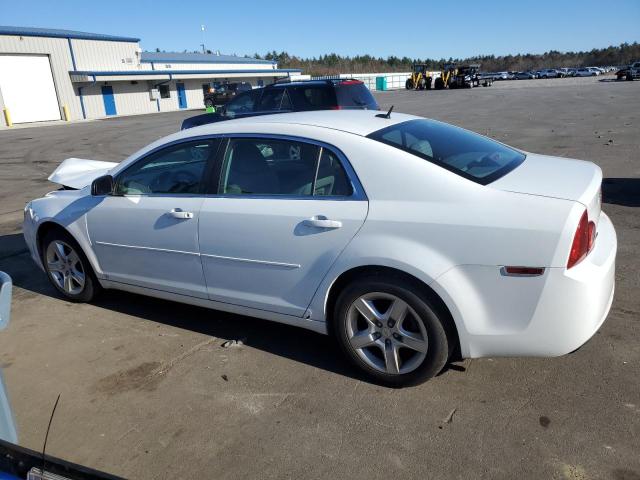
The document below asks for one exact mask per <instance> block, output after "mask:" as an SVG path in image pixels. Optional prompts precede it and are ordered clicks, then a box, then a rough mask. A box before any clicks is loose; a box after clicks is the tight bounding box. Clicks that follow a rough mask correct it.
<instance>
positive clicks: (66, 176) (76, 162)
mask: <svg viewBox="0 0 640 480" xmlns="http://www.w3.org/2000/svg"><path fill="white" fill-rule="evenodd" d="M116 165H118V164H117V163H115V162H101V161H99V160H87V159H84V158H67V159H66V160H64V161H63V162H62V163H61V164H60V165H59V166H58V168H56V169H55V170H54V171H53V173H52V174H51V175H49V181H50V182H53V183H57V184H59V185H62V186H64V187H70V188H77V189H80V188H83V187H86V186H87V185H90V184H91V182H93V181H94V180H95V179H96V178H98V177H100V176H102V175H105V174H107V173H108V172H109V170H111V169H112V168H113V167H115V166H116Z"/></svg>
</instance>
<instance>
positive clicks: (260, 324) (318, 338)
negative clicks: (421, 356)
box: [0, 234, 464, 383]
mask: <svg viewBox="0 0 640 480" xmlns="http://www.w3.org/2000/svg"><path fill="white" fill-rule="evenodd" d="M0 270H1V271H4V272H6V273H8V274H9V275H10V276H11V278H12V280H13V284H14V285H15V286H16V287H19V288H21V289H23V290H26V291H29V292H32V293H34V294H38V295H44V296H47V297H51V298H55V299H60V300H62V297H61V296H60V294H59V293H58V292H57V290H55V288H53V286H52V285H51V284H50V283H49V280H48V279H47V276H46V275H45V273H44V272H42V271H41V270H40V269H39V268H38V267H37V266H36V265H35V264H34V262H33V260H32V259H31V256H30V254H29V251H28V249H27V246H26V244H25V243H24V239H23V237H22V234H10V235H0ZM14 301H16V300H15V299H14ZM92 304H93V305H94V306H96V307H99V308H104V309H106V310H110V311H114V312H119V313H122V314H125V315H130V316H134V317H137V318H139V319H141V320H145V321H151V322H156V323H160V324H163V325H167V326H171V327H175V328H180V329H183V330H189V331H192V332H196V333H200V334H202V335H207V336H210V337H212V338H217V339H219V340H220V344H221V345H222V343H224V342H225V341H227V340H242V342H243V344H244V345H247V346H249V347H251V348H257V349H259V350H262V351H264V352H268V353H270V354H272V355H277V356H280V357H284V358H287V359H290V360H293V361H296V362H300V363H303V364H306V365H310V366H312V367H315V368H320V369H323V370H326V371H329V372H332V373H335V374H338V375H343V376H346V377H350V378H353V379H357V380H361V381H364V382H368V383H374V382H372V381H371V380H370V379H368V378H366V377H364V376H363V375H362V374H360V372H359V371H358V370H357V369H356V368H355V367H352V366H351V365H349V363H348V362H347V360H346V359H345V358H344V357H343V356H342V354H341V352H340V351H339V348H338V346H337V345H336V343H335V342H334V340H333V339H332V338H331V337H329V336H326V335H321V334H318V333H315V332H312V331H310V330H305V329H302V328H297V327H293V326H290V325H285V324H280V323H276V322H271V321H268V320H261V319H257V318H253V317H246V316H242V315H236V314H232V313H226V312H222V311H219V310H211V309H207V308H203V307H197V306H192V305H187V304H182V303H178V302H173V301H169V300H162V299H157V298H152V297H147V296H143V295H137V294H133V293H128V292H121V291H117V290H107V291H105V292H103V293H102V294H101V295H100V296H99V297H98V298H97V299H96V300H95V301H93V302H92ZM448 370H453V371H457V372H461V371H464V368H463V367H460V366H457V365H447V366H446V367H445V368H444V369H443V371H442V372H441V373H440V375H441V374H443V373H444V372H447V371H448Z"/></svg>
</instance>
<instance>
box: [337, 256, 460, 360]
mask: <svg viewBox="0 0 640 480" xmlns="http://www.w3.org/2000/svg"><path fill="white" fill-rule="evenodd" d="M371 277H380V278H384V279H387V280H388V279H389V278H394V277H395V278H398V279H402V280H404V281H406V282H408V283H410V284H411V285H412V286H413V287H414V288H415V290H416V293H418V294H420V295H422V296H423V297H424V298H426V299H427V300H429V302H430V303H431V304H432V305H433V306H434V307H435V308H436V309H437V311H438V314H439V317H440V318H441V319H442V321H443V324H444V327H445V331H446V333H447V336H448V337H449V342H450V344H451V345H452V346H453V352H452V355H451V358H452V359H453V358H459V357H460V338H459V335H458V328H457V326H456V324H455V321H454V319H453V315H452V314H451V311H450V310H449V308H448V307H447V305H446V303H445V302H444V301H443V300H442V298H441V297H440V296H439V295H438V294H437V293H436V292H435V291H434V290H433V289H432V288H431V287H430V286H429V285H427V284H426V283H424V282H423V281H422V280H420V279H419V278H417V277H415V276H413V275H411V274H409V273H406V272H404V271H402V270H399V269H397V268H393V267H387V266H382V265H366V266H360V267H354V268H351V269H349V270H346V271H344V272H342V273H341V274H340V275H339V276H338V277H337V278H336V279H335V281H334V282H333V284H332V285H331V287H330V288H329V292H328V294H327V300H326V304H325V321H326V324H327V331H328V333H329V334H330V335H333V312H334V310H335V306H336V302H337V300H338V297H339V296H340V293H341V292H342V290H343V289H344V288H345V287H346V286H347V285H348V284H349V283H351V282H353V281H355V280H357V279H361V278H371Z"/></svg>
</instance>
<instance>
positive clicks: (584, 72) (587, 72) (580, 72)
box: [574, 67, 599, 77]
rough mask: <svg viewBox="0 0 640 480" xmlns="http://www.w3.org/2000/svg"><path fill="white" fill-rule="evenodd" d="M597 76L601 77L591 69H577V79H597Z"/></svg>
mask: <svg viewBox="0 0 640 480" xmlns="http://www.w3.org/2000/svg"><path fill="white" fill-rule="evenodd" d="M596 75H599V73H596V72H594V71H593V70H591V69H589V68H586V67H583V68H577V69H576V73H575V75H574V76H575V77H595V76H596Z"/></svg>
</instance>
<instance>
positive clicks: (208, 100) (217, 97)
mask: <svg viewBox="0 0 640 480" xmlns="http://www.w3.org/2000/svg"><path fill="white" fill-rule="evenodd" d="M251 88H252V87H251V84H250V83H247V82H240V83H223V84H220V85H216V86H214V87H213V88H212V89H211V91H209V92H208V93H205V94H204V106H205V107H217V106H220V105H225V104H226V103H227V102H229V101H230V100H231V99H232V98H234V97H235V96H236V95H238V94H240V93H242V92H248V91H249V90H251Z"/></svg>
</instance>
